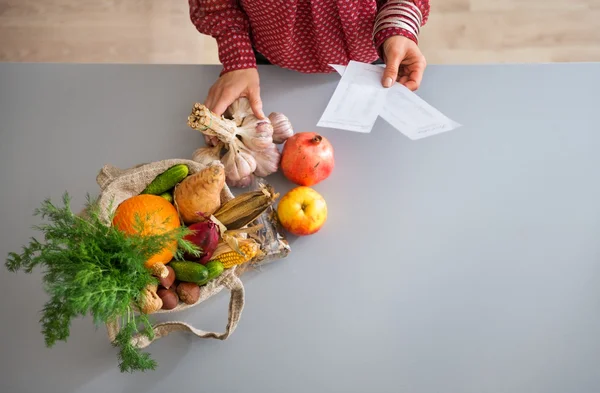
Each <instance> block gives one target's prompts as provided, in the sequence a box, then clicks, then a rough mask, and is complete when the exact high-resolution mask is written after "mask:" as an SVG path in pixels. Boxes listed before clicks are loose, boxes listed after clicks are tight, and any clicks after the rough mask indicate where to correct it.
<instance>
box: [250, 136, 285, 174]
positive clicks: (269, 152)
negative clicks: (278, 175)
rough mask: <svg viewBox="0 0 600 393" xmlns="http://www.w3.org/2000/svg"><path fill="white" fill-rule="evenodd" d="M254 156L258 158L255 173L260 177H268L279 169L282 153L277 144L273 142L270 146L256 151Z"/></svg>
mask: <svg viewBox="0 0 600 393" xmlns="http://www.w3.org/2000/svg"><path fill="white" fill-rule="evenodd" d="M254 158H255V159H256V169H255V170H254V174H255V175H256V176H258V177H266V176H269V175H270V174H272V173H275V172H277V169H279V160H280V159H281V153H279V150H278V149H277V145H275V144H274V143H271V145H270V146H269V147H268V148H266V149H264V150H262V151H258V152H254Z"/></svg>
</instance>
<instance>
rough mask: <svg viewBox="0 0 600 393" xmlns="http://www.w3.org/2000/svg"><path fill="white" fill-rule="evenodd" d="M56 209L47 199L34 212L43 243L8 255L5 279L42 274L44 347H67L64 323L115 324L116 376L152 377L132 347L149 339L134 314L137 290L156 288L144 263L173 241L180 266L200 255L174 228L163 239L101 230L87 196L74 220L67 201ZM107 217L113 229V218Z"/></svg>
mask: <svg viewBox="0 0 600 393" xmlns="http://www.w3.org/2000/svg"><path fill="white" fill-rule="evenodd" d="M62 202H63V206H56V205H54V204H53V203H52V202H51V201H50V199H46V200H44V202H43V203H42V205H41V207H40V208H37V209H35V211H34V216H40V217H41V218H42V219H46V220H47V221H49V223H45V224H42V225H39V226H35V227H34V229H37V230H39V231H41V232H42V233H43V234H44V240H45V241H44V242H40V241H38V240H37V239H36V238H34V237H32V238H31V239H30V242H29V244H28V245H27V246H24V247H23V250H22V252H21V253H20V254H18V253H14V252H11V253H9V255H8V259H7V261H6V267H7V269H8V270H9V271H11V272H17V271H19V270H21V271H24V272H25V273H31V272H32V271H33V269H34V268H36V267H44V268H45V271H44V276H43V283H44V289H45V291H46V293H47V294H48V295H49V296H50V299H49V300H48V301H47V303H46V304H45V305H44V308H43V315H42V318H41V319H40V323H41V325H42V333H43V335H44V338H45V343H46V346H47V347H52V346H54V344H55V343H56V342H57V341H66V340H67V338H68V337H69V328H70V325H71V321H72V320H73V319H74V318H76V317H80V316H82V317H84V316H87V315H88V314H89V315H91V316H92V318H93V321H94V323H95V324H100V323H104V324H105V323H109V322H111V321H115V320H116V321H118V322H119V325H120V326H121V330H120V331H119V333H118V335H117V337H116V339H115V340H114V342H113V345H114V346H115V347H117V348H118V349H119V353H118V358H119V368H120V370H121V372H133V371H146V370H153V369H155V368H156V365H157V363H156V361H155V360H153V359H152V358H151V357H150V355H149V354H148V353H144V352H142V351H140V349H138V348H136V347H134V346H133V345H132V344H131V339H132V337H133V336H134V335H135V334H136V333H138V332H141V333H142V334H144V335H146V336H148V337H149V338H152V335H153V330H152V324H151V323H150V321H149V319H148V316H147V315H144V314H141V313H139V312H137V309H138V308H139V307H141V301H142V290H143V289H144V287H146V286H147V285H148V284H154V283H157V282H158V281H157V279H156V278H155V277H153V276H152V275H151V273H150V271H149V270H148V269H146V268H145V267H144V262H145V261H146V260H147V259H148V258H149V257H151V256H152V255H154V254H156V253H157V252H159V251H160V250H162V249H163V248H164V247H165V245H166V244H169V243H171V242H173V241H174V240H176V241H177V242H178V245H179V247H178V251H177V255H176V256H175V258H176V259H182V257H183V253H184V252H186V253H189V254H194V255H199V253H200V250H199V249H198V248H197V247H196V246H194V245H193V244H192V243H190V242H188V241H186V240H184V239H183V237H184V236H186V235H187V234H189V233H190V231H189V230H188V229H187V228H186V227H185V226H181V227H180V228H178V229H176V230H174V231H170V232H169V233H165V234H162V235H151V236H141V235H130V234H125V233H124V232H122V231H119V230H118V229H116V228H113V227H111V226H107V225H105V224H104V221H103V220H102V218H101V217H102V215H101V210H100V207H99V205H98V203H97V201H95V200H91V199H90V197H89V196H88V198H87V203H86V205H85V210H84V214H80V215H77V214H75V213H73V211H72V210H71V206H70V205H71V199H70V197H69V195H68V193H65V194H64V196H63V198H62ZM110 210H111V209H110V208H109V211H110ZM109 217H110V220H111V221H112V218H113V214H109ZM136 221H137V223H136V225H138V229H139V232H138V233H142V230H143V224H144V221H143V220H141V219H139V217H138V219H137V220H136Z"/></svg>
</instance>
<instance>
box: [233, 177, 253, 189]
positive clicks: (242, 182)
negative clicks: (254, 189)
mask: <svg viewBox="0 0 600 393" xmlns="http://www.w3.org/2000/svg"><path fill="white" fill-rule="evenodd" d="M253 181H254V175H250V176H246V177H244V178H242V179H240V180H239V181H232V180H227V185H228V186H229V187H237V188H246V187H249V186H250V184H252V182H253Z"/></svg>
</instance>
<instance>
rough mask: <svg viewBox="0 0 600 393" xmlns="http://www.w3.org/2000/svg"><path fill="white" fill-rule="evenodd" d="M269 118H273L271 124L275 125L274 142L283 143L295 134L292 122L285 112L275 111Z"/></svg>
mask: <svg viewBox="0 0 600 393" xmlns="http://www.w3.org/2000/svg"><path fill="white" fill-rule="evenodd" d="M269 120H271V124H272V125H273V142H275V143H278V144H279V143H283V142H285V141H286V140H287V139H288V138H289V137H291V136H292V135H294V129H293V128H292V123H291V122H290V119H288V118H287V116H286V115H284V114H283V113H277V112H273V113H271V114H270V115H269Z"/></svg>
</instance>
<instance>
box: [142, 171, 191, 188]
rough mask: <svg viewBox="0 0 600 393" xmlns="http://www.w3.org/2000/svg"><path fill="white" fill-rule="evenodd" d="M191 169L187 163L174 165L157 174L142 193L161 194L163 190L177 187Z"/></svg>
mask: <svg viewBox="0 0 600 393" xmlns="http://www.w3.org/2000/svg"><path fill="white" fill-rule="evenodd" d="M189 171H190V170H189V168H188V167H187V165H185V164H177V165H173V166H172V167H170V168H169V169H167V170H166V171H164V172H163V173H161V174H160V175H158V176H156V177H155V178H154V180H152V182H151V183H150V184H148V186H147V187H146V189H145V190H144V191H142V194H152V195H160V194H162V193H163V192H167V191H169V190H170V189H171V188H173V187H175V185H176V184H177V183H179V182H180V181H182V180H183V179H185V178H186V177H187V175H188V174H189Z"/></svg>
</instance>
